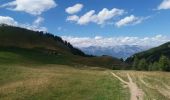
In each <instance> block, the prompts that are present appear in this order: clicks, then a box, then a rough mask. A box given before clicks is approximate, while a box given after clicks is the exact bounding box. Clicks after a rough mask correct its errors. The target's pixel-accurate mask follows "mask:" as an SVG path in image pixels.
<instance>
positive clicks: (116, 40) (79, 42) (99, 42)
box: [62, 35, 170, 48]
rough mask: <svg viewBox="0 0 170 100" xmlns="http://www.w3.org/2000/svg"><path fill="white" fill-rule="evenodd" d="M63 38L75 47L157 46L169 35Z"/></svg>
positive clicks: (166, 40) (169, 39)
mask: <svg viewBox="0 0 170 100" xmlns="http://www.w3.org/2000/svg"><path fill="white" fill-rule="evenodd" d="M62 38H63V39H64V40H67V41H69V42H70V43H71V44H73V45H74V46H75V47H79V48H81V47H89V46H101V47H108V46H118V45H139V46H147V47H154V46H158V45H160V44H162V43H165V42H168V41H170V38H169V37H166V36H163V35H156V36H153V37H144V38H139V37H110V38H106V37H102V36H96V37H93V38H90V37H72V36H63V37H62Z"/></svg>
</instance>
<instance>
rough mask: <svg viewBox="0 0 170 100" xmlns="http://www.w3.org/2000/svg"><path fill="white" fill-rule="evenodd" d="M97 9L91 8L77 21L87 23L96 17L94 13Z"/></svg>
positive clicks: (82, 23) (81, 23)
mask: <svg viewBox="0 0 170 100" xmlns="http://www.w3.org/2000/svg"><path fill="white" fill-rule="evenodd" d="M94 13H95V11H94V10H91V11H89V12H87V13H86V14H84V15H83V16H81V17H80V18H79V20H78V21H77V23H78V24H80V25H86V24H88V23H89V22H92V21H93V20H94V19H93V18H94V15H93V14H94Z"/></svg>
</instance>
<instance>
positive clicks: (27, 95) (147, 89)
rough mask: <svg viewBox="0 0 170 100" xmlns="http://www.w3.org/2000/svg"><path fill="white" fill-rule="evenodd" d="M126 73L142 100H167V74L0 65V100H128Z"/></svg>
mask: <svg viewBox="0 0 170 100" xmlns="http://www.w3.org/2000/svg"><path fill="white" fill-rule="evenodd" d="M111 72H113V73H115V74H116V75H118V76H119V77H121V78H122V79H123V80H125V81H128V79H127V73H128V74H130V76H131V77H132V80H133V82H135V83H136V84H137V85H138V87H139V88H140V89H142V91H143V92H144V100H169V99H170V98H169V95H170V88H169V87H170V74H169V73H166V72H136V71H112V70H107V69H102V68H96V67H89V68H74V67H69V66H65V65H40V66H38V65H0V100H130V95H131V94H130V92H129V88H128V87H127V86H126V85H125V84H123V83H122V82H121V81H119V80H118V79H117V78H116V77H113V76H112V75H111Z"/></svg>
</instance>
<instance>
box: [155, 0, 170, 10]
mask: <svg viewBox="0 0 170 100" xmlns="http://www.w3.org/2000/svg"><path fill="white" fill-rule="evenodd" d="M157 9H158V10H162V9H170V0H163V2H162V3H161V4H160V5H159V6H158V8H157Z"/></svg>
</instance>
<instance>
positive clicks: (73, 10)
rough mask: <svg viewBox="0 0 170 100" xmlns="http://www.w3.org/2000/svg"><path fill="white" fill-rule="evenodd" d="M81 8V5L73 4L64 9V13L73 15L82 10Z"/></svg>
mask: <svg viewBox="0 0 170 100" xmlns="http://www.w3.org/2000/svg"><path fill="white" fill-rule="evenodd" d="M82 8H83V4H79V3H78V4H75V5H74V6H72V7H68V8H66V9H65V11H66V12H67V13H68V14H75V13H78V12H80V11H81V10H82Z"/></svg>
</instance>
